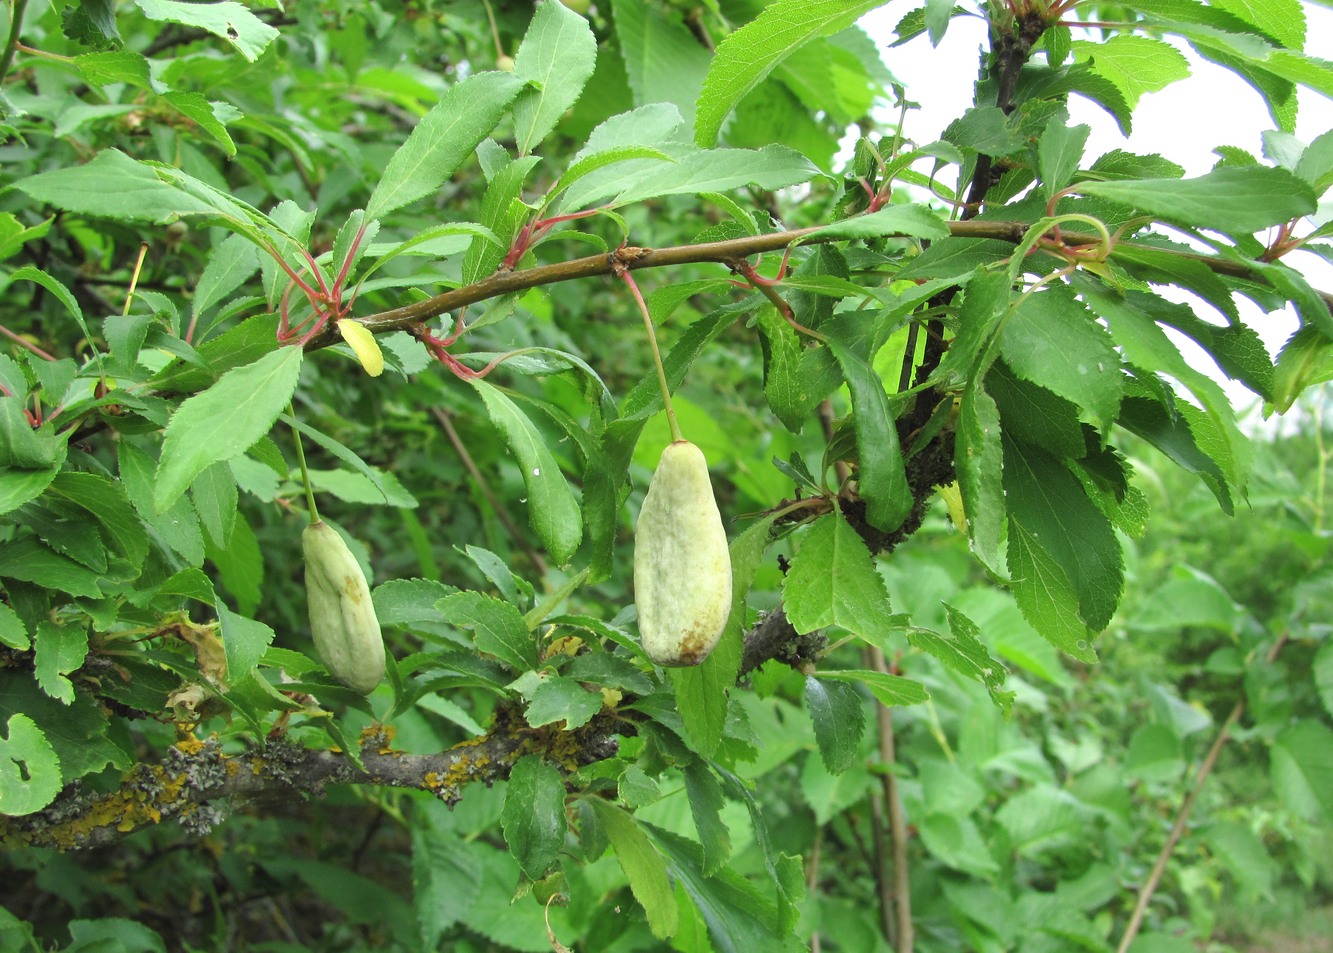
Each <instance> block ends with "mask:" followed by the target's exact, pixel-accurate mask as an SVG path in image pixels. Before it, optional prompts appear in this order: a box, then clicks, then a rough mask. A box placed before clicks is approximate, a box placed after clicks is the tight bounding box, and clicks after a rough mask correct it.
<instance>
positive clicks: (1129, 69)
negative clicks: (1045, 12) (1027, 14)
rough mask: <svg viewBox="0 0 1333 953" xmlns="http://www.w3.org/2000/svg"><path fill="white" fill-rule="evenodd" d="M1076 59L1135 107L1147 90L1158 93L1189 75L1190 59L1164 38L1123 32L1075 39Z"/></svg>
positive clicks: (1072, 45) (1130, 106) (1130, 105)
mask: <svg viewBox="0 0 1333 953" xmlns="http://www.w3.org/2000/svg"><path fill="white" fill-rule="evenodd" d="M1070 45H1071V47H1072V49H1073V51H1074V58H1075V59H1076V60H1078V61H1079V62H1083V61H1087V63H1088V65H1090V66H1091V67H1092V70H1093V72H1095V73H1097V74H1098V75H1101V76H1104V77H1106V78H1107V79H1109V80H1110V81H1111V82H1113V83H1115V85H1116V87H1117V88H1118V89H1119V90H1120V92H1121V93H1122V94H1123V95H1124V97H1125V103H1126V104H1127V105H1128V106H1129V108H1130V109H1131V110H1132V109H1134V108H1135V107H1136V106H1137V105H1138V102H1139V97H1140V96H1142V95H1143V94H1144V93H1152V92H1156V91H1157V90H1159V89H1164V88H1166V87H1167V86H1170V85H1171V84H1172V83H1174V82H1176V81H1177V80H1181V79H1184V78H1185V77H1187V76H1189V75H1190V68H1189V61H1188V60H1186V59H1185V56H1184V54H1183V53H1181V52H1180V51H1179V50H1177V49H1176V48H1175V47H1174V46H1172V45H1171V44H1170V43H1167V42H1166V41H1164V40H1159V39H1155V38H1152V37H1147V36H1133V35H1129V34H1121V35H1118V36H1112V37H1108V38H1106V39H1103V40H1098V41H1097V42H1092V41H1090V40H1075V41H1074V42H1073V43H1072V44H1070Z"/></svg>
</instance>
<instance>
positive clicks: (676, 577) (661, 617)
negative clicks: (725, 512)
mask: <svg viewBox="0 0 1333 953" xmlns="http://www.w3.org/2000/svg"><path fill="white" fill-rule="evenodd" d="M634 604H635V605H636V606H637V607H638V610H639V635H640V637H641V638H642V640H643V648H644V651H645V652H647V653H648V657H649V658H650V659H652V660H653V661H654V662H656V663H657V664H658V665H667V666H685V665H698V664H699V663H700V662H702V661H703V660H704V659H706V658H707V657H708V653H710V652H712V651H713V649H714V648H715V647H716V646H717V643H718V640H719V639H721V637H722V629H723V628H724V627H725V626H726V624H727V616H728V615H729V614H730V613H731V557H730V555H729V554H728V552H727V533H726V530H725V529H723V527H722V516H721V514H719V513H718V511H717V503H716V502H715V501H714V499H713V485H712V483H711V482H710V481H709V478H708V461H707V460H705V459H704V455H703V452H702V451H701V450H700V449H699V448H698V447H696V446H695V445H694V444H692V443H690V442H689V441H688V440H677V441H676V442H675V443H673V444H671V445H670V446H669V447H667V448H666V449H665V450H663V451H662V459H661V460H660V461H659V462H658V464H657V472H656V473H654V474H653V480H652V483H650V484H649V486H648V495H647V496H645V497H644V499H643V508H642V509H641V510H640V511H639V522H638V525H637V526H636V527H635V531H634Z"/></svg>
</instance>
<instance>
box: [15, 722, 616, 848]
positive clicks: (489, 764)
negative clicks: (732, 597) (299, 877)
mask: <svg viewBox="0 0 1333 953" xmlns="http://www.w3.org/2000/svg"><path fill="white" fill-rule="evenodd" d="M630 730H632V729H629V726H628V725H627V723H625V722H624V721H623V720H622V719H621V718H620V717H619V716H618V715H616V714H615V713H614V712H611V711H609V710H603V711H602V712H601V713H599V714H598V715H597V716H596V717H594V718H593V719H592V720H591V721H589V722H588V723H587V724H586V725H584V726H582V727H581V728H579V729H577V730H575V731H563V730H561V729H560V728H558V727H555V726H551V725H547V726H543V727H541V728H532V727H529V726H528V725H527V723H526V722H524V721H523V716H522V714H521V713H520V712H518V711H516V710H514V709H512V708H508V707H503V706H502V707H501V708H500V709H499V710H498V711H497V713H496V718H495V723H494V724H493V725H492V727H491V729H490V730H489V731H488V732H486V734H484V735H482V736H480V737H478V738H473V739H471V740H469V741H464V742H462V743H461V744H457V745H454V746H453V747H452V748H449V749H448V750H446V751H441V752H438V753H436V754H409V753H407V752H404V751H399V750H397V749H395V748H394V747H393V745H392V737H391V734H390V732H389V731H387V730H386V729H385V728H383V727H382V726H376V727H374V728H371V729H368V730H367V731H366V732H365V733H363V735H362V737H361V751H360V753H359V757H358V759H356V760H354V759H352V758H351V757H349V756H348V755H347V754H346V753H345V752H341V751H330V750H314V749H310V748H304V747H302V746H301V745H299V744H297V743H296V742H294V741H292V740H291V739H289V738H286V737H280V738H277V739H274V740H271V741H269V743H268V744H267V745H264V746H263V747H258V746H256V747H253V748H250V749H247V750H246V751H243V752H241V753H239V754H228V753H226V752H224V751H223V750H222V746H221V744H220V743H219V742H218V741H217V739H215V738H210V739H208V740H205V741H200V740H199V739H197V738H187V739H185V740H183V741H179V742H177V743H176V744H175V745H173V746H172V747H171V748H169V749H168V750H167V753H166V756H165V757H164V758H163V759H162V761H161V762H159V763H157V764H137V765H135V766H134V767H133V768H132V769H130V771H129V772H128V773H127V774H126V775H125V778H124V780H123V781H122V782H121V785H120V787H119V788H118V789H116V790H115V791H112V792H110V793H101V792H98V793H94V792H84V791H81V790H80V789H79V786H78V785H77V784H76V785H71V786H70V787H68V788H66V789H65V791H64V792H63V793H62V794H61V796H60V797H58V798H57V799H56V800H55V802H54V803H52V804H51V805H50V806H49V807H47V808H46V809H44V810H42V811H38V812H37V813H35V814H30V815H27V816H25V817H3V816H0V847H4V848H13V847H24V846H27V847H52V848H55V849H57V850H77V849H81V848H86V847H99V846H102V845H105V844H109V843H113V842H115V841H117V840H120V839H121V838H123V837H125V836H127V835H128V834H131V833H133V832H134V831H136V830H139V829H140V828H144V827H148V826H151V825H154V824H159V823H161V822H162V821H164V820H168V819H171V818H175V819H177V820H179V821H180V823H181V825H182V826H183V827H185V828H186V830H188V831H191V832H192V833H195V834H204V833H207V832H208V831H209V830H210V829H211V828H212V827H213V826H214V825H215V824H217V823H218V822H220V821H221V820H223V819H224V818H225V816H226V813H227V808H228V807H229V805H230V804H231V803H233V802H235V801H244V800H247V799H252V798H257V797H261V796H265V795H273V794H277V793H286V794H297V793H301V794H307V793H313V794H316V795H318V794H320V793H322V791H323V789H324V788H325V787H326V786H327V785H330V784H372V785H377V786H381V787H400V788H416V789H418V790H424V791H429V792H430V793H431V794H433V795H435V796H436V797H438V798H440V800H442V801H444V802H445V803H447V804H449V805H450V806H453V805H454V804H456V803H458V801H459V800H461V799H462V790H463V788H464V787H465V786H467V785H468V784H471V783H473V782H474V781H481V782H483V783H486V784H492V783H494V782H495V781H502V780H504V779H506V778H508V777H509V772H510V770H511V769H512V768H513V766H514V763H515V762H516V761H518V759H519V758H521V757H523V756H524V755H529V754H535V755H539V756H541V757H542V758H544V759H546V760H547V761H548V762H550V763H551V764H554V765H555V766H556V767H557V768H559V769H560V770H561V771H562V772H564V773H565V774H569V773H571V772H573V771H576V770H578V769H579V768H580V767H583V766H584V765H587V764H592V763H594V762H596V761H602V760H605V759H606V758H609V757H612V756H613V755H614V754H615V753H616V751H617V749H618V737H619V735H621V734H626V733H629V731H630ZM358 760H359V762H360V764H358V763H357V761H358Z"/></svg>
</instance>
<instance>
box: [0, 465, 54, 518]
mask: <svg viewBox="0 0 1333 953" xmlns="http://www.w3.org/2000/svg"><path fill="white" fill-rule="evenodd" d="M59 472H60V468H59V467H53V468H52V469H50V470H10V469H0V514H3V513H9V512H11V511H13V510H16V509H18V508H19V507H20V506H22V505H23V504H24V503H27V502H29V501H30V500H35V499H37V497H39V496H41V495H42V492H43V491H44V490H45V489H46V488H47V486H49V485H50V483H51V481H52V480H54V479H55V478H56V475H57V474H58V473H59Z"/></svg>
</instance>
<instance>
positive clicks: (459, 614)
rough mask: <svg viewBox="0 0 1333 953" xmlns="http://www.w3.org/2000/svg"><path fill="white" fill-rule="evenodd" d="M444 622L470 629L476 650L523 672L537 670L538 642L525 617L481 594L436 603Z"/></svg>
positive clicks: (465, 594)
mask: <svg viewBox="0 0 1333 953" xmlns="http://www.w3.org/2000/svg"><path fill="white" fill-rule="evenodd" d="M436 608H438V609H439V611H440V615H441V616H442V617H443V619H444V621H445V622H448V623H449V624H451V625H455V626H458V627H459V628H460V629H471V630H472V631H473V633H474V635H475V639H476V645H477V648H478V649H479V650H480V651H482V652H485V653H486V654H487V655H494V656H495V657H496V658H498V659H499V660H500V661H502V662H504V663H505V664H506V665H510V666H512V667H513V668H515V669H517V670H518V671H520V672H525V671H529V670H530V669H534V668H536V667H537V643H536V642H535V641H534V640H533V638H532V633H530V632H529V631H528V627H527V625H526V624H525V623H524V622H523V616H522V614H521V613H520V612H519V611H518V610H517V609H516V608H514V607H513V606H511V605H510V604H509V603H507V602H502V601H501V600H499V599H495V598H492V597H491V596H487V595H483V594H482V593H480V592H455V593H454V594H453V595H449V596H446V597H445V598H443V599H441V600H440V601H439V602H437V603H436Z"/></svg>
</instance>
